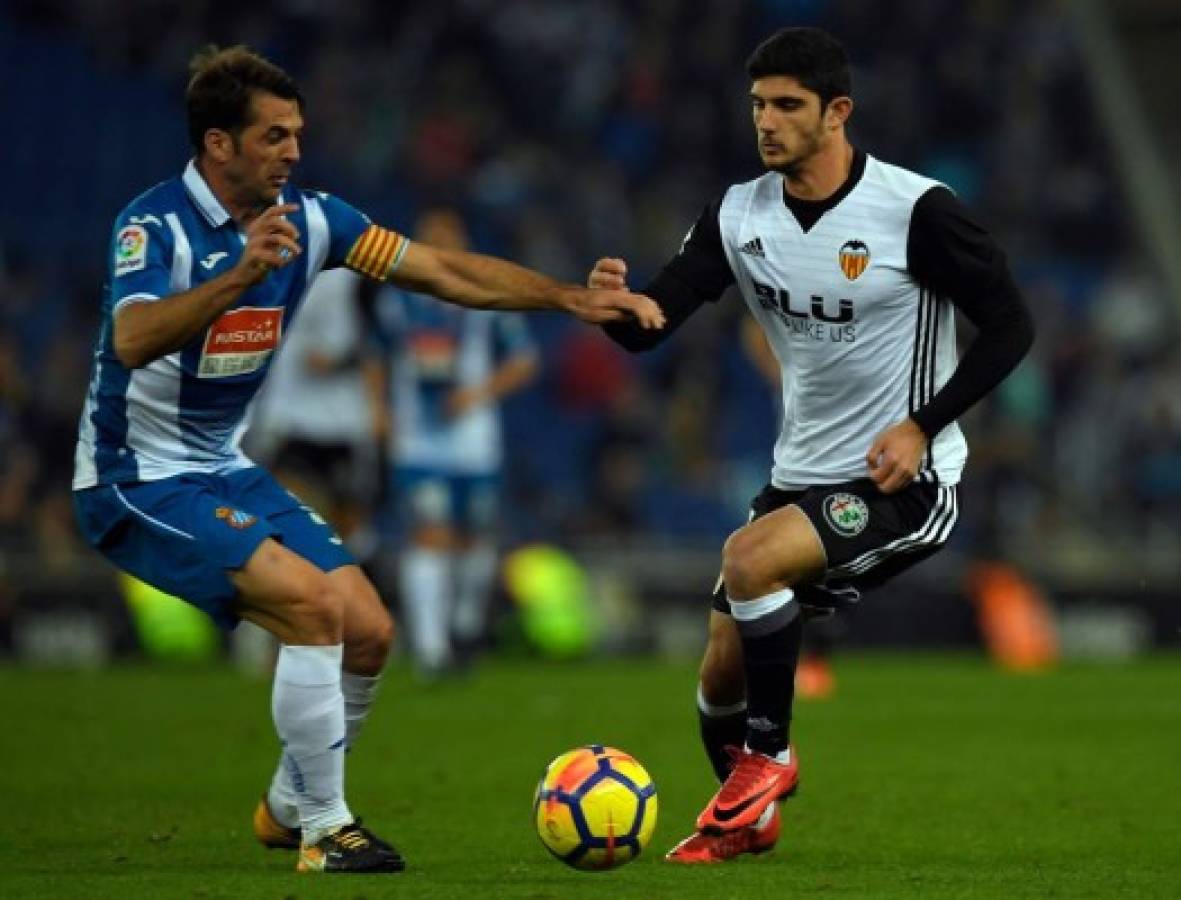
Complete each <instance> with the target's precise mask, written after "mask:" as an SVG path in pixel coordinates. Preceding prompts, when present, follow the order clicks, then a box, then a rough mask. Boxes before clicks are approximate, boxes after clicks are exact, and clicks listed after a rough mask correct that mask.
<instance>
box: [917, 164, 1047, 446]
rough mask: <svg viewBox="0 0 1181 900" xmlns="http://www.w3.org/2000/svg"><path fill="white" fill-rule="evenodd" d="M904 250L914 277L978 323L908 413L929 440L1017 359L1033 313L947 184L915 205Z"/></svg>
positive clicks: (1027, 342)
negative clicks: (932, 389) (942, 377)
mask: <svg viewBox="0 0 1181 900" xmlns="http://www.w3.org/2000/svg"><path fill="white" fill-rule="evenodd" d="M906 253H907V261H908V265H909V268H910V272H911V274H912V275H913V276H914V277H915V279H916V280H917V281H918V282H919V284H920V285H922V286H923V287H925V288H928V289H930V290H934V291H935V292H936V293H937V294H939V295H940V296H944V297H947V298H949V299H950V300H951V302H952V303H954V304H955V305H956V307H958V308H959V309H960V310H961V311H962V312H963V313H964V315H965V316H967V317H968V320H969V321H971V323H972V324H973V325H975V326H976V328H977V329H978V333H977V335H976V337H975V339H973V341H972V343H971V345H970V346H969V347H968V350H967V352H965V353H964V356H963V359H961V360H960V362H959V365H958V366H957V367H956V370H955V373H954V374H953V375H952V377H951V378H950V379H949V380H948V382H947V384H945V385H944V386H943V387H942V388H940V389H939V391H937V392H936V394H935V396H934V397H932V398H931V399H930V401H928V402H927V403H926V404H925V405H924V406H922V407H921V408H920V409H918V410H916V411H915V412H914V413H912V414H911V418H912V419H914V421H915V422H916V423H917V424H918V426H919V427H920V428H921V429H922V430H923V432H924V433H925V434H926V435H927V437H929V438H932V439H933V438H934V437H935V435H937V434H938V433H939V432H940V431H942V430H943V429H944V428H945V427H947V425H948V424H949V423H951V422H954V421H955V420H956V419H958V418H959V417H960V416H961V415H963V413H964V412H965V411H966V410H968V409H969V408H970V407H971V406H972V405H973V404H974V403H976V402H977V401H978V400H979V399H980V398H981V397H983V396H984V395H985V394H987V393H988V392H989V391H991V390H992V389H993V388H994V387H996V386H997V385H998V384H1000V383H1001V381H1003V380H1004V378H1005V376H1006V375H1008V374H1009V372H1011V371H1012V370H1013V368H1014V367H1015V366H1016V365H1017V363H1018V362H1020V361H1021V358H1022V357H1023V356H1025V354H1026V353H1027V352H1028V351H1029V348H1030V346H1031V345H1032V344H1033V318H1032V316H1031V315H1030V313H1029V307H1028V306H1027V305H1026V303H1025V300H1024V299H1023V298H1022V296H1021V292H1020V291H1019V290H1018V289H1017V285H1016V283H1014V281H1013V276H1012V274H1011V273H1010V272H1009V266H1008V263H1007V262H1006V260H1005V254H1004V252H1003V251H1002V250H1001V249H1000V247H998V246H997V244H996V242H995V241H993V239H992V237H991V236H990V235H989V234H988V232H986V231H985V230H984V229H983V228H982V227H981V226H980V225H978V224H977V223H976V222H975V221H973V219H972V218H971V216H970V215H969V214H968V211H967V210H966V209H965V208H964V206H963V204H962V203H960V201H959V200H957V199H956V197H955V195H954V194H952V192H951V191H949V190H948V189H947V188H944V187H936V188H932V189H931V190H929V191H927V193H925V194H924V195H923V196H922V197H920V198H919V201H918V202H917V203H916V204H915V207H914V212H913V214H912V216H911V222H910V234H909V236H908V239H907V247H906Z"/></svg>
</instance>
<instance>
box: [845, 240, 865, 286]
mask: <svg viewBox="0 0 1181 900" xmlns="http://www.w3.org/2000/svg"><path fill="white" fill-rule="evenodd" d="M840 260H841V271H842V272H844V273H845V277H846V278H848V279H849V280H850V281H856V280H857V279H858V278H860V277H861V273H862V272H864V271H865V270H866V269H868V268H869V247H867V246H866V245H865V242H864V241H845V243H844V244H842V245H841V253H840Z"/></svg>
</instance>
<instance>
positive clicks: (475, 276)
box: [389, 242, 665, 329]
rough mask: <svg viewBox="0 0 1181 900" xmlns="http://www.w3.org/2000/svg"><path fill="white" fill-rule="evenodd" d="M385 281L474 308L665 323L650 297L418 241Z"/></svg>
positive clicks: (587, 319)
mask: <svg viewBox="0 0 1181 900" xmlns="http://www.w3.org/2000/svg"><path fill="white" fill-rule="evenodd" d="M389 280H390V281H392V282H394V283H395V284H398V285H401V286H402V287H406V288H409V289H410V290H414V291H421V292H423V293H427V294H433V295H434V296H436V297H439V298H440V299H442V300H447V301H449V302H451V303H456V304H458V305H460V306H468V307H472V308H475V309H515V310H546V309H554V310H561V311H563V312H567V313H570V314H571V315H573V316H576V317H577V318H579V319H582V320H583V321H584V322H590V323H592V324H596V325H601V324H605V323H608V322H625V321H626V322H633V323H635V324H636V325H637V326H638V327H639V328H641V329H658V328H661V327H663V326H664V319H665V317H664V314H663V313H662V312H661V310H660V307H659V306H657V305H656V304H655V303H654V302H653V301H652V300H650V299H649V298H648V297H644V296H642V295H639V294H633V293H631V292H630V291H627V290H597V289H590V290H588V289H587V288H583V287H578V286H576V285H570V284H562V283H561V282H558V281H555V280H553V279H552V278H549V277H547V276H545V275H541V274H540V273H538V272H534V271H533V270H531V269H526V268H525V267H524V266H518V265H517V264H515V263H511V262H508V261H507V260H503V259H498V258H496V257H493V256H483V255H481V254H478V253H466V252H463V251H459V250H445V249H442V248H440V247H432V246H430V245H428V244H422V243H417V242H412V243H410V244H409V246H408V247H407V248H406V250H405V253H404V254H403V256H402V258H401V260H400V261H399V263H398V264H397V267H396V268H394V269H393V271H392V272H390V273H389Z"/></svg>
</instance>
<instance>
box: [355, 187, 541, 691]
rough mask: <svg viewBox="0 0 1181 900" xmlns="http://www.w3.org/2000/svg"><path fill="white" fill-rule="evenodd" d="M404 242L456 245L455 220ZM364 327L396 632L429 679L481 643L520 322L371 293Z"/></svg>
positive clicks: (526, 357) (389, 290) (521, 383)
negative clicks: (395, 589)
mask: <svg viewBox="0 0 1181 900" xmlns="http://www.w3.org/2000/svg"><path fill="white" fill-rule="evenodd" d="M414 234H415V237H416V238H417V239H419V240H422V241H425V242H426V243H428V244H431V245H432V246H436V247H447V248H450V249H454V250H466V249H467V247H468V235H467V228H466V226H465V225H464V223H463V220H462V218H461V217H460V215H459V213H458V212H456V211H455V210H453V209H450V208H446V207H431V208H429V209H427V210H426V211H425V212H424V213H423V214H422V215H421V216H420V217H419V219H418V224H417V227H416V228H415V232H414ZM375 318H376V319H377V321H378V323H379V328H378V329H377V330H378V331H379V332H380V334H381V336H382V338H383V339H384V340H383V343H384V344H385V349H386V351H387V352H386V353H383V354H382V357H383V358H384V359H386V360H388V366H386V365H383V364H381V363H378V364H377V367H376V369H374V370H373V371H374V376H373V377H372V379H371V384H372V386H373V388H374V389H376V390H377V391H378V392H379V396H380V398H381V399H383V400H384V401H385V402H386V403H387V404H388V408H389V410H390V428H389V440H388V453H389V460H390V463H391V468H392V475H393V479H392V480H393V483H394V491H393V495H392V496H393V504H394V507H395V509H396V513H397V515H396V518H397V520H398V521H399V523H400V524H401V526H402V530H404V531H405V536H404V540H403V546H402V552H401V554H400V557H401V558H400V560H399V566H398V575H399V585H400V595H401V601H402V610H403V612H404V627H405V631H406V634H407V636H408V638H409V641H408V643H409V646H410V649H411V651H412V653H413V655H414V659H415V662H416V664H417V666H418V670H419V673H420V675H421V676H422V677H424V678H427V679H431V678H434V677H437V676H440V675H443V674H446V673H447V672H448V671H449V670H450V669H452V668H453V667H455V666H456V665H460V664H463V663H464V662H466V661H468V659H470V656H471V654H472V653H473V652H474V650H475V647H476V645H477V644H478V642H479V640H480V638H481V637H482V636H483V633H484V629H485V625H486V619H487V608H488V601H489V599H490V597H491V594H492V582H493V579H494V578H495V575H496V562H497V560H496V546H495V530H496V519H497V513H498V508H499V493H500V491H499V488H500V483H499V482H500V469H501V464H502V462H503V458H504V447H503V441H502V439H501V427H500V414H499V411H498V409H497V405H498V404H499V402H500V401H501V400H502V399H503V398H505V397H507V396H508V395H510V394H512V393H513V392H515V391H518V390H520V389H521V388H523V387H525V385H527V384H528V383H529V382H530V381H532V380H533V378H534V376H535V375H536V373H537V366H538V359H537V348H536V345H535V344H534V343H533V340H532V338H531V337H530V334H529V327H528V325H527V324H526V321H525V317H524V316H512V315H508V314H506V313H502V312H496V311H494V310H474V309H461V308H458V307H455V306H448V305H446V304H443V303H439V302H438V301H437V300H435V299H434V298H433V297H429V296H427V295H425V294H420V293H415V292H411V291H403V290H398V289H397V288H393V287H385V288H383V289H382V290H381V291H380V292H379V293H378V295H377V303H376V309H375ZM372 405H373V406H376V405H377V404H376V403H374V404H372Z"/></svg>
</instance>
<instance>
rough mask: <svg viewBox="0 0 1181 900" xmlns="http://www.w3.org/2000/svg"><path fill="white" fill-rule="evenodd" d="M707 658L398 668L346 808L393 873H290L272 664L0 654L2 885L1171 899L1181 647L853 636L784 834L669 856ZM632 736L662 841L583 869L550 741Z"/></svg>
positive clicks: (93, 890)
mask: <svg viewBox="0 0 1181 900" xmlns="http://www.w3.org/2000/svg"><path fill="white" fill-rule="evenodd" d="M694 668H695V667H694V666H693V665H692V664H691V663H688V662H685V663H664V662H656V661H628V660H624V661H621V660H610V661H596V662H592V663H585V664H554V663H543V662H526V661H517V662H500V663H495V664H491V665H488V666H486V667H484V668H483V669H482V670H481V671H480V672H479V673H478V674H477V675H476V677H474V678H472V679H470V680H466V681H459V682H454V683H448V684H444V685H441V686H438V687H433V688H430V689H424V688H419V687H415V686H414V685H413V683H412V681H411V679H410V678H409V674H408V672H407V671H406V670H405V669H402V668H398V667H395V668H394V669H393V670H392V671H391V672H390V675H389V677H387V680H386V682H385V684H384V685H383V690H382V695H381V697H380V700H379V703H378V706H377V709H376V712H375V715H374V716H373V718H372V720H371V721H370V723H369V725H368V727H367V729H366V731H365V733H364V734H363V736H362V740H361V741H360V743H359V744H358V746H357V749H356V750H355V751H354V753H353V754H352V757H351V760H350V765H349V773H348V781H349V795H350V799H351V803H352V806H353V809H354V810H355V811H356V812H358V813H360V814H362V815H363V816H364V817H365V819H366V822H367V823H369V824H371V825H372V826H373V827H374V828H375V830H377V831H378V833H380V834H382V835H386V836H388V837H389V838H391V839H392V840H394V841H395V842H396V843H397V844H398V845H399V846H400V847H401V848H402V850H403V852H404V853H405V855H406V857H407V859H408V860H409V868H408V870H407V871H406V872H405V873H403V874H401V875H393V876H370V877H364V878H352V877H332V878H328V877H322V876H321V877H315V876H298V875H296V874H295V873H294V872H293V871H292V867H293V865H294V859H293V857H292V855H291V854H290V853H286V854H284V853H281V852H279V851H270V852H268V851H265V850H263V849H262V848H260V847H258V846H256V845H255V844H254V842H253V839H252V837H251V833H250V827H249V824H250V812H251V809H252V806H253V804H254V802H255V801H256V799H257V797H258V795H259V793H260V791H261V790H262V789H263V787H264V786H265V784H266V782H267V779H268V777H269V775H270V771H271V767H272V764H273V761H274V757H275V752H276V743H275V739H274V737H273V735H272V731H271V726H270V718H269V717H270V713H269V686H268V684H267V683H266V682H265V681H263V680H251V679H248V678H245V677H243V676H241V675H238V674H236V673H234V672H231V671H228V670H223V669H183V668H182V669H172V668H164V669H160V668H147V667H144V668H138V667H131V668H119V669H114V670H108V671H102V672H95V673H66V672H38V671H25V670H13V669H0V721H2V722H3V729H2V732H0V748H2V749H0V762H2V765H0V798H2V799H3V809H2V810H0V823H2V824H0V897H3V898H17V897H66V898H74V897H78V898H82V897H85V898H90V897H119V898H129V897H151V898H157V897H161V898H162V897H188V898H220V897H224V898H239V897H274V898H287V897H298V898H316V897H344V898H362V897H366V898H372V897H413V898H435V897H440V898H442V897H461V898H465V900H472V898H480V897H497V898H500V897H504V898H525V900H551V898H552V900H566V898H592V897H593V898H610V900H615V898H650V897H654V898H659V897H675V898H677V900H688V898H708V900H725V898H731V897H732V898H741V900H754V898H760V897H785V898H787V897H792V898H794V897H841V898H844V897H867V898H869V897H872V898H888V897H970V898H972V897H998V898H1008V897H1061V898H1078V897H1134V898H1147V897H1177V896H1181V693H1179V691H1178V688H1179V687H1181V657H1178V656H1176V655H1173V656H1159V657H1155V658H1152V659H1149V660H1146V661H1142V662H1138V663H1135V664H1130V665H1122V666H1114V665H1113V666H1103V665H1087V666H1084V665H1068V666H1065V667H1063V668H1061V669H1059V670H1057V671H1055V672H1052V673H1048V674H1043V675H1032V676H1031V675H1026V676H1021V675H1013V674H1005V673H1002V672H999V671H996V670H995V669H993V668H991V667H990V666H989V665H988V664H987V663H986V662H985V661H983V660H982V659H978V658H976V657H972V656H904V655H890V656H849V657H846V658H844V659H842V660H841V661H840V663H839V666H838V675H839V678H840V687H839V690H838V693H837V695H836V696H835V697H834V698H833V699H832V700H829V701H825V702H802V703H799V704H797V709H796V723H795V730H794V738H795V741H796V743H797V745H798V747H799V752H800V758H801V762H802V769H801V772H802V774H801V790H800V793H799V795H798V796H797V797H796V798H794V799H793V800H791V801H789V802H788V803H787V804H786V806H785V828H784V836H783V839H782V840H781V842H780V845H779V848H778V849H777V850H776V851H775V852H774V853H772V854H768V855H766V856H763V857H758V858H746V859H743V860H742V861H740V862H737V863H731V864H728V865H725V866H713V867H708V868H701V867H679V866H673V865H669V864H667V863H665V862H663V861H662V860H661V855H662V853H663V851H664V850H665V849H667V848H668V847H669V846H670V845H671V844H672V843H675V842H676V841H677V840H678V839H680V838H681V837H682V836H683V835H684V834H685V833H686V830H687V828H688V827H689V824H690V823H691V822H692V819H693V817H694V816H695V815H696V813H697V811H698V809H699V808H700V806H701V805H702V804H703V803H704V802H705V801H706V800H707V799H708V797H709V795H710V793H711V792H712V791H713V789H714V784H713V781H712V776H711V775H710V774H709V772H708V769H707V767H706V765H705V762H704V760H703V758H702V756H701V753H700V749H699V747H698V744H697V738H696V722H695V718H694V714H693V701H692V697H693V685H694V680H695V675H694ZM589 742H604V743H609V744H613V745H616V746H619V747H621V748H623V749H626V750H628V751H629V752H631V753H633V754H635V755H636V756H637V757H638V758H639V759H640V760H641V761H642V762H643V763H644V764H645V765H646V766H647V768H648V769H649V771H650V772H651V773H652V775H653V777H654V778H655V780H656V782H657V785H658V788H659V791H660V822H659V824H658V826H657V830H656V836H655V838H654V840H653V844H652V846H650V847H649V849H648V851H647V852H646V853H645V854H644V855H643V856H642V857H641V858H640V859H639V860H638V861H636V862H635V863H632V864H631V865H629V866H626V867H624V868H623V869H620V870H618V871H615V872H607V873H583V872H576V871H573V870H568V869H566V868H565V867H564V866H562V865H561V864H560V863H558V862H557V861H556V860H554V859H552V858H551V857H550V856H549V855H548V854H547V853H546V852H545V850H544V849H543V848H542V846H541V844H540V842H539V841H538V840H537V837H536V836H535V834H534V833H533V829H532V824H531V816H530V801H531V798H532V792H533V788H534V785H535V782H536V779H537V778H538V776H539V775H540V773H541V770H542V767H543V766H544V764H545V763H546V762H548V761H549V760H550V759H551V758H552V757H553V756H555V755H557V754H558V753H559V752H560V751H562V750H565V749H568V748H570V747H572V746H576V745H579V744H583V743H589Z"/></svg>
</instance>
